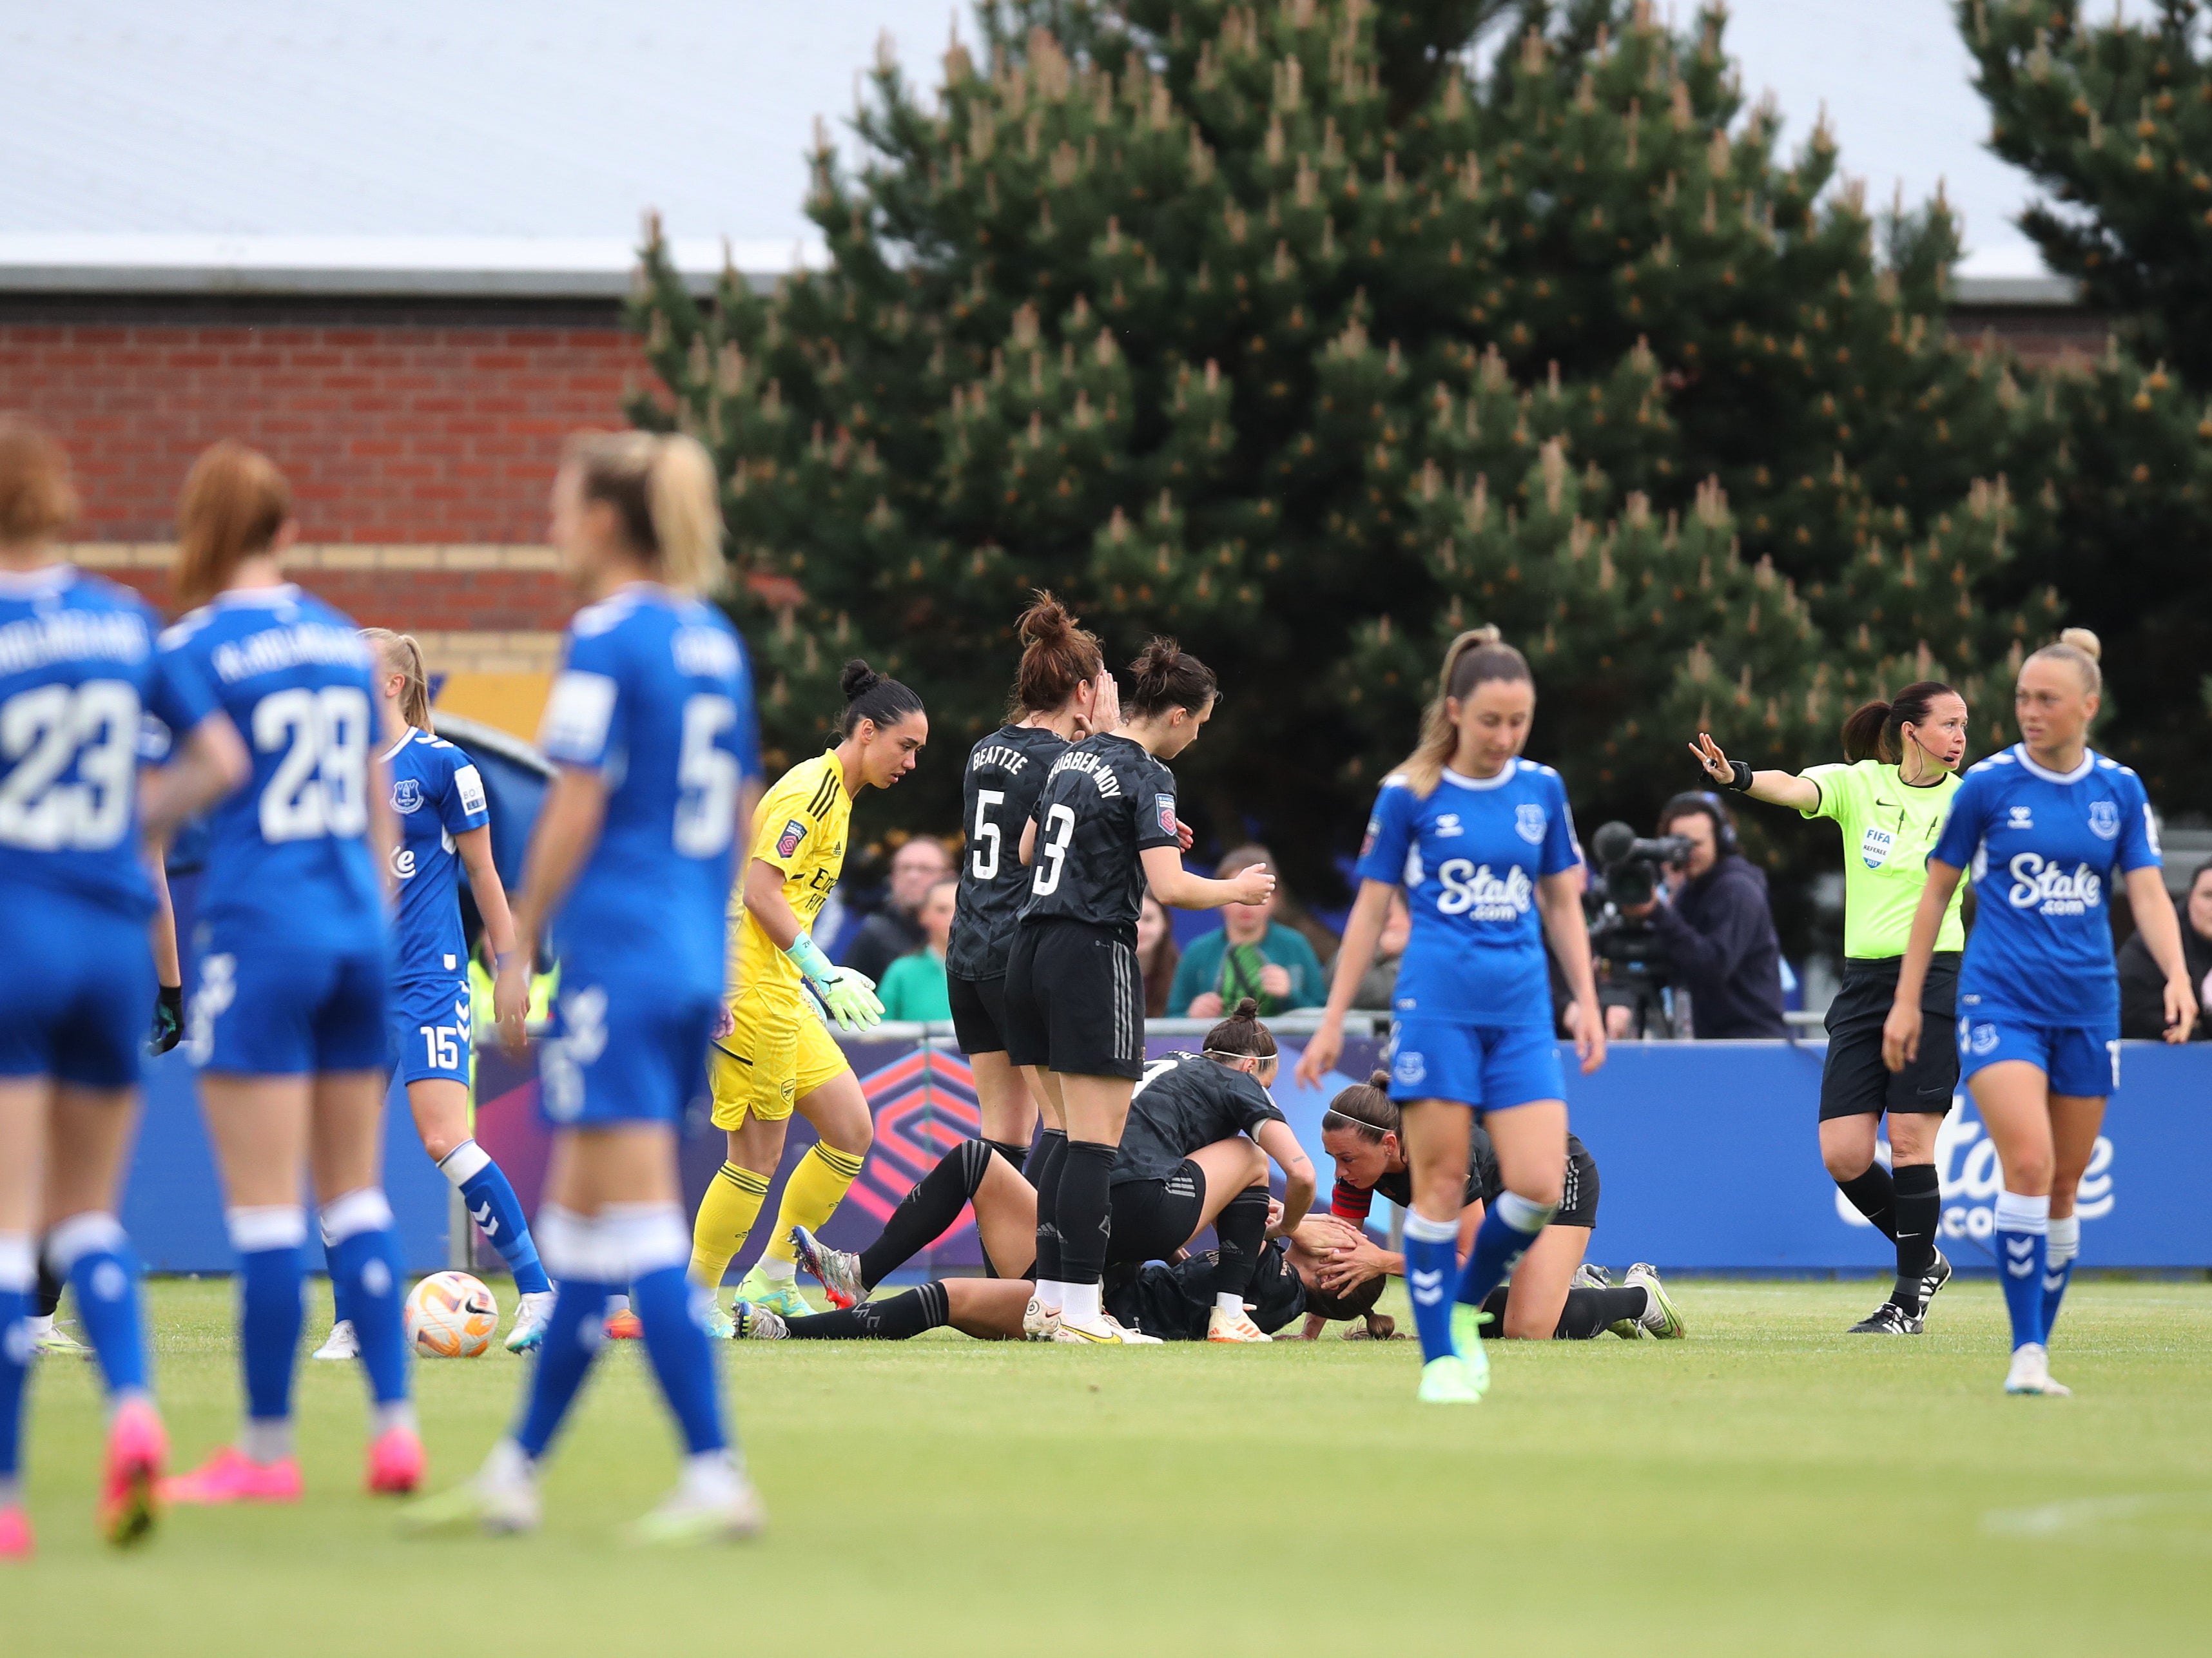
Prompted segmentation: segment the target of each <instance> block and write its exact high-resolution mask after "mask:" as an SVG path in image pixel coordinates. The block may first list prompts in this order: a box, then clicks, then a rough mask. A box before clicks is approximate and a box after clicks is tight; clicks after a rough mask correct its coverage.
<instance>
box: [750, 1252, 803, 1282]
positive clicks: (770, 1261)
mask: <svg viewBox="0 0 2212 1658" xmlns="http://www.w3.org/2000/svg"><path fill="white" fill-rule="evenodd" d="M760 1270H761V1276H762V1277H763V1278H766V1279H767V1280H768V1281H769V1283H771V1284H791V1283H793V1282H795V1281H796V1280H797V1279H798V1277H799V1263H798V1262H796V1261H791V1260H777V1259H776V1258H775V1256H774V1255H763V1256H762V1257H761V1258H760Z"/></svg>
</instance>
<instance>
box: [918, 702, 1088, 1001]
mask: <svg viewBox="0 0 2212 1658" xmlns="http://www.w3.org/2000/svg"><path fill="white" fill-rule="evenodd" d="M1066 751H1067V744H1066V741H1065V740H1064V739H1063V738H1061V737H1060V735H1059V733H1057V732H1049V731H1047V730H1045V729H1044V727H1042V726H1000V728H999V729H998V730H997V731H994V732H992V733H991V734H990V735H989V736H988V737H987V738H983V740H982V741H981V742H980V743H978V744H975V747H974V748H972V749H970V750H969V751H968V770H967V773H966V774H965V775H964V776H963V778H962V779H961V782H960V800H961V822H962V823H963V825H964V826H965V828H966V829H967V832H968V850H967V853H966V855H965V856H963V858H962V859H961V860H960V897H959V908H957V910H956V911H955V912H954V914H953V917H952V938H951V943H949V944H947V945H946V946H945V971H946V972H947V973H949V974H951V975H952V976H953V977H954V978H956V979H996V978H999V977H1000V976H1001V975H1004V974H1005V972H1006V951H1007V950H1008V949H1009V948H1010V947H1011V946H1012V944H1013V942H1014V927H1015V926H1016V924H1017V923H1018V922H1019V920H1021V912H1022V901H1023V900H1024V899H1025V898H1027V897H1028V896H1029V890H1030V872H1029V870H1028V869H1027V868H1025V867H1024V865H1023V863H1022V856H1021V847H1022V829H1023V826H1024V824H1026V823H1028V822H1029V821H1030V813H1031V811H1033V810H1034V809H1035V807H1036V802H1037V796H1038V795H1039V794H1040V793H1042V791H1043V789H1044V780H1045V775H1046V774H1047V773H1048V772H1049V771H1050V770H1051V769H1052V762H1054V761H1055V760H1057V759H1059V758H1060V756H1061V755H1062V754H1064V753H1066Z"/></svg>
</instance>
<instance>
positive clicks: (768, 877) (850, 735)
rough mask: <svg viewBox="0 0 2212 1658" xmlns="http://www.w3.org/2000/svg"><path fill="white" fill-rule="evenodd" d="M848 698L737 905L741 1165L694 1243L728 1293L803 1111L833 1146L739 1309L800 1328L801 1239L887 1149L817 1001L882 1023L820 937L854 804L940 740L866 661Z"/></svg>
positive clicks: (715, 1285)
mask: <svg viewBox="0 0 2212 1658" xmlns="http://www.w3.org/2000/svg"><path fill="white" fill-rule="evenodd" d="M842 683H843V686H844V690H845V712H844V714H843V716H842V718H841V719H840V720H839V721H838V727H837V728H838V734H839V741H838V744H837V746H836V748H834V749H831V750H828V751H827V752H826V753H823V754H821V755H818V756H816V757H815V758H813V759H811V760H808V761H805V762H802V763H801V764H799V765H797V766H794V767H793V768H791V769H790V770H789V771H787V772H786V773H785V774H783V777H782V779H781V780H780V781H778V782H777V784H776V785H775V787H774V788H772V789H770V790H769V792H768V793H767V795H766V796H765V797H764V798H763V799H762V801H761V803H760V805H759V807H758V808H757V810H756V811H754V813H753V823H754V826H755V827H754V838H753V845H752V853H751V857H750V859H749V860H748V862H747V864H746V865H745V869H744V877H743V879H742V881H741V883H740V884H739V889H738V897H737V898H736V900H735V901H734V902H733V906H732V908H734V909H735V910H736V911H737V913H736V914H733V915H732V923H733V925H732V927H731V930H730V936H731V949H732V955H733V957H734V961H733V964H732V973H731V975H730V976H731V985H732V999H731V1002H730V1008H729V1029H727V1030H726V1031H725V1032H723V1033H722V1034H721V1035H718V1036H716V1038H715V1039H714V1046H713V1047H712V1048H710V1049H709V1050H708V1055H707V1070H708V1080H709V1082H710V1084H711V1085H712V1087H713V1090H714V1125H715V1127H718V1128H720V1129H723V1130H724V1131H726V1133H728V1135H729V1139H730V1145H729V1160H728V1161H727V1162H726V1163H723V1165H722V1167H721V1169H720V1171H719V1172H718V1173H717V1174H716V1175H715V1176H714V1181H712V1183H710V1184H709V1185H708V1187H707V1195H706V1196H705V1197H704V1198H702V1199H700V1203H699V1213H698V1216H697V1218H696V1219H695V1220H694V1222H693V1224H692V1229H691V1275H692V1277H693V1278H696V1279H697V1280H698V1281H699V1282H700V1283H701V1284H705V1285H706V1286H707V1288H708V1290H709V1291H718V1290H719V1288H720V1284H721V1282H722V1275H723V1273H725V1272H727V1271H728V1270H729V1266H730V1261H731V1260H732V1258H733V1257H734V1256H735V1255H736V1254H738V1251H739V1250H740V1249H742V1248H744V1243H745V1239H746V1237H747V1236H748V1235H749V1234H750V1232H751V1231H752V1228H753V1223H754V1221H755V1220H756V1219H757V1218H759V1215H760V1208H761V1204H762V1201H763V1199H765V1198H766V1197H767V1196H768V1187H769V1180H770V1179H771V1177H773V1176H774V1175H775V1168H776V1164H777V1163H779V1162H781V1159H782V1157H783V1139H784V1132H785V1130H786V1128H787V1127H788V1126H789V1124H790V1121H791V1114H792V1111H793V1108H796V1109H797V1110H798V1111H799V1113H800V1114H802V1115H804V1116H805V1119H806V1120H807V1121H809V1122H810V1123H811V1124H813V1126H814V1130H815V1133H817V1135H819V1136H820V1139H818V1140H817V1142H816V1144H815V1145H813V1146H812V1147H811V1148H810V1149H809V1151H807V1153H806V1155H805V1157H803V1158H801V1159H800V1160H799V1166H798V1167H797V1168H796V1169H793V1170H792V1174H791V1179H790V1181H788V1182H787V1184H786V1185H785V1187H784V1191H783V1203H782V1206H781V1208H780V1209H779V1210H778V1211H777V1212H776V1218H775V1231H774V1232H773V1233H772V1234H771V1235H770V1236H769V1241H768V1247H767V1248H766V1250H765V1251H764V1253H763V1254H762V1256H761V1259H760V1261H759V1263H758V1264H757V1265H756V1266H754V1268H753V1270H752V1271H751V1272H749V1273H747V1274H746V1275H745V1278H744V1282H743V1283H742V1284H739V1285H738V1296H739V1297H740V1298H741V1299H744V1300H746V1301H750V1302H752V1303H756V1304H757V1305H760V1306H765V1307H773V1308H775V1309H777V1310H778V1311H779V1312H788V1313H791V1314H793V1315H805V1314H806V1313H807V1312H810V1311H811V1310H812V1309H811V1308H810V1307H809V1306H808V1305H807V1303H806V1302H805V1300H804V1299H803V1298H802V1297H801V1296H800V1295H799V1287H798V1284H797V1283H796V1281H795V1278H794V1256H793V1250H792V1245H791V1233H792V1229H793V1227H794V1226H804V1227H805V1228H807V1229H808V1230H810V1231H811V1230H815V1229H817V1228H818V1227H820V1226H821V1225H822V1224H823V1222H824V1221H826V1220H828V1219H829V1216H830V1215H831V1213H833V1212H835V1211H836V1207H837V1206H838V1204H839V1203H840V1202H842V1200H843V1199H844V1196H845V1191H846V1188H847V1187H849V1186H851V1185H852V1183H853V1179H854V1176H855V1175H858V1174H859V1173H860V1165H861V1163H863V1162H864V1161H865V1160H866V1157H867V1155H868V1146H869V1145H870V1143H871V1142H872V1140H873V1139H874V1137H875V1124H874V1121H873V1119H872V1116H871V1115H870V1113H869V1110H868V1102H867V1096H866V1095H864V1094H863V1093H862V1092H861V1091H860V1078H857V1077H855V1076H854V1074H853V1067H852V1066H851V1065H850V1064H849V1063H848V1061H847V1060H846V1058H845V1055H844V1053H843V1050H842V1049H841V1048H839V1047H838V1046H837V1044H836V1042H835V1041H834V1040H833V1039H832V1038H831V1037H830V1035H829V1032H828V1031H827V1030H825V1029H823V1027H822V1023H821V1021H820V1020H818V1019H817V1018H816V1017H815V1016H814V1013H813V1011H812V1010H811V1009H810V1008H809V1007H808V1006H807V1005H806V993H807V990H808V988H810V987H811V989H812V991H813V993H814V994H815V995H816V996H817V998H819V999H820V1001H821V1003H822V1005H823V1008H824V1009H826V1010H827V1011H828V1012H829V1017H831V1018H833V1019H835V1020H836V1022H837V1025H838V1028H839V1029H842V1030H848V1031H860V1030H866V1029H871V1028H872V1027H873V1026H874V1025H876V1024H877V1023H879V1022H880V1021H881V1019H882V1018H883V1005H882V1004H881V1003H880V1002H878V1000H877V999H876V996H875V986H874V984H873V983H872V981H870V980H869V979H868V977H867V975H865V974H861V973H855V972H854V971H853V970H852V969H849V968H842V969H841V968H836V967H832V966H831V965H830V964H829V957H826V956H824V955H823V953H822V950H821V949H820V947H819V946H817V944H815V942H814V939H813V938H812V936H811V934H810V932H809V931H808V929H809V928H810V927H811V926H812V925H813V922H814V919H815V917H816V916H817V915H818V914H820V913H821V910H822V905H823V902H824V901H825V900H826V899H827V898H828V897H829V890H830V888H832V887H834V886H835V885H836V884H837V877H838V874H839V872H841V871H842V868H843V867H844V862H845V846H846V831H847V828H848V824H849V823H850V821H851V818H852V813H853V800H854V796H856V795H858V794H859V793H860V791H861V789H863V788H866V787H871V786H872V787H875V788H879V789H880V788H889V787H890V786H891V785H892V784H894V783H896V782H897V781H898V780H899V779H900V778H902V777H903V776H905V775H906V774H907V773H908V772H909V771H912V770H913V769H914V765H915V759H916V757H917V756H919V755H920V753H921V747H922V744H925V743H926V742H927V741H928V740H929V719H928V716H927V714H924V713H923V712H922V707H921V698H920V697H918V696H916V695H915V694H914V693H913V692H912V691H911V690H909V689H907V688H906V687H905V686H904V685H902V684H900V683H898V681H896V679H886V678H884V677H882V676H880V675H878V674H877V673H875V672H874V671H872V670H871V669H870V668H869V666H868V665H867V664H866V663H865V662H860V661H853V662H848V663H847V664H846V665H845V671H844V675H843V681H842ZM728 1326H729V1318H728V1315H727V1314H726V1312H724V1311H723V1310H722V1308H721V1305H720V1297H719V1296H717V1299H716V1303H715V1309H714V1315H713V1320H712V1322H711V1324H710V1328H711V1329H712V1330H713V1331H714V1333H717V1334H720V1335H727V1334H728V1333H729V1327H728Z"/></svg>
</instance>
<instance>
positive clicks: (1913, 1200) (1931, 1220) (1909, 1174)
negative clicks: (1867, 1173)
mask: <svg viewBox="0 0 2212 1658" xmlns="http://www.w3.org/2000/svg"><path fill="white" fill-rule="evenodd" d="M1895 1179H1896V1185H1897V1288H1896V1290H1895V1291H1894V1292H1893V1294H1892V1295H1891V1297H1890V1299H1891V1300H1893V1301H1894V1302H1895V1303H1897V1304H1898V1305H1899V1306H1900V1307H1902V1308H1904V1309H1905V1311H1906V1312H1908V1313H1911V1314H1913V1315H1915V1316H1917V1315H1919V1313H1920V1312H1921V1311H1922V1308H1921V1305H1920V1284H1921V1280H1922V1279H1923V1278H1926V1277H1927V1276H1928V1270H1929V1268H1930V1267H1931V1266H1935V1264H1936V1227H1937V1225H1939V1224H1941V1223H1942V1218H1943V1193H1942V1187H1941V1183H1940V1182H1939V1181H1937V1179H1936V1165H1935V1164H1934V1163H1907V1164H1905V1167H1904V1168H1902V1169H1899V1170H1898V1171H1897V1174H1896V1176H1895Z"/></svg>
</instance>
